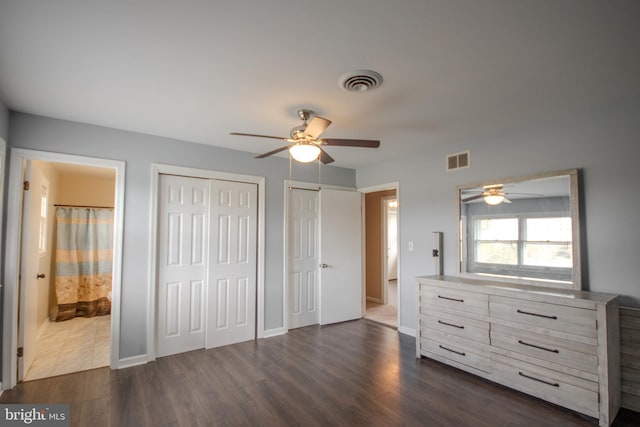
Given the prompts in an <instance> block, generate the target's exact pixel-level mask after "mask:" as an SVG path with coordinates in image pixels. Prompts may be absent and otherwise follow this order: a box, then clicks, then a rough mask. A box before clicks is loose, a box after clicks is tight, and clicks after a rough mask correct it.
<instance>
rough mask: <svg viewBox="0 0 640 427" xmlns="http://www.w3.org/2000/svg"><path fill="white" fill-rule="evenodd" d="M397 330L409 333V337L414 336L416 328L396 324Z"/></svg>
mask: <svg viewBox="0 0 640 427" xmlns="http://www.w3.org/2000/svg"><path fill="white" fill-rule="evenodd" d="M398 332H400V333H401V334H405V335H409V336H410V337H413V338H415V337H416V330H415V329H413V328H407V327H406V326H398Z"/></svg>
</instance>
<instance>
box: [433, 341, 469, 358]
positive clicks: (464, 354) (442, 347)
mask: <svg viewBox="0 0 640 427" xmlns="http://www.w3.org/2000/svg"><path fill="white" fill-rule="evenodd" d="M438 347H440V348H441V349H443V350H447V351H450V352H451V353H455V354H459V355H460V356H466V355H467V354H466V353H463V352H462V351H455V350H451V349H450V348H447V347H445V346H443V345H440V344H438Z"/></svg>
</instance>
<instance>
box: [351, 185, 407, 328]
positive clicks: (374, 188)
mask: <svg viewBox="0 0 640 427" xmlns="http://www.w3.org/2000/svg"><path fill="white" fill-rule="evenodd" d="M384 190H395V191H396V195H395V199H396V200H397V201H398V218H397V221H398V222H397V227H398V277H397V281H398V294H397V297H398V331H401V329H403V328H404V329H407V328H405V327H404V326H401V325H400V320H401V319H402V316H401V314H402V292H401V290H402V287H403V286H402V280H401V279H402V268H401V265H402V264H401V258H402V257H401V256H400V252H401V251H400V248H402V236H401V232H400V231H401V230H402V227H401V226H400V212H401V209H400V208H401V206H402V202H401V201H400V182H398V181H394V182H389V183H387V184H379V185H373V186H370V187H363V188H358V191H359V192H361V193H363V194H367V193H375V192H378V191H384ZM362 215H363V218H364V209H363V213H362ZM363 227H364V220H363ZM363 236H364V234H363ZM362 241H363V243H364V237H363V239H362ZM363 253H364V252H363ZM363 258H365V257H363ZM363 265H364V261H363ZM385 269H386V267H385ZM362 292H363V293H364V294H365V295H366V293H367V289H366V280H363V289H362ZM363 300H364V298H363ZM363 304H364V306H363V308H362V310H363V311H362V312H363V313H366V302H363ZM410 330H413V329H410ZM403 333H406V332H403ZM414 334H415V332H414Z"/></svg>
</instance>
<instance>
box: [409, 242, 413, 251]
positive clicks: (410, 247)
mask: <svg viewBox="0 0 640 427" xmlns="http://www.w3.org/2000/svg"><path fill="white" fill-rule="evenodd" d="M409 252H413V242H409Z"/></svg>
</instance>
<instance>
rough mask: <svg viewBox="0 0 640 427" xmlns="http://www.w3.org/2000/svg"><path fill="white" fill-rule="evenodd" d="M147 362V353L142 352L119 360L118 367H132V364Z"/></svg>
mask: <svg viewBox="0 0 640 427" xmlns="http://www.w3.org/2000/svg"><path fill="white" fill-rule="evenodd" d="M145 363H147V355H146V353H145V354H141V355H138V356H132V357H125V358H124V359H120V360H118V369H123V368H131V367H132V366H138V365H144V364H145Z"/></svg>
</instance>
